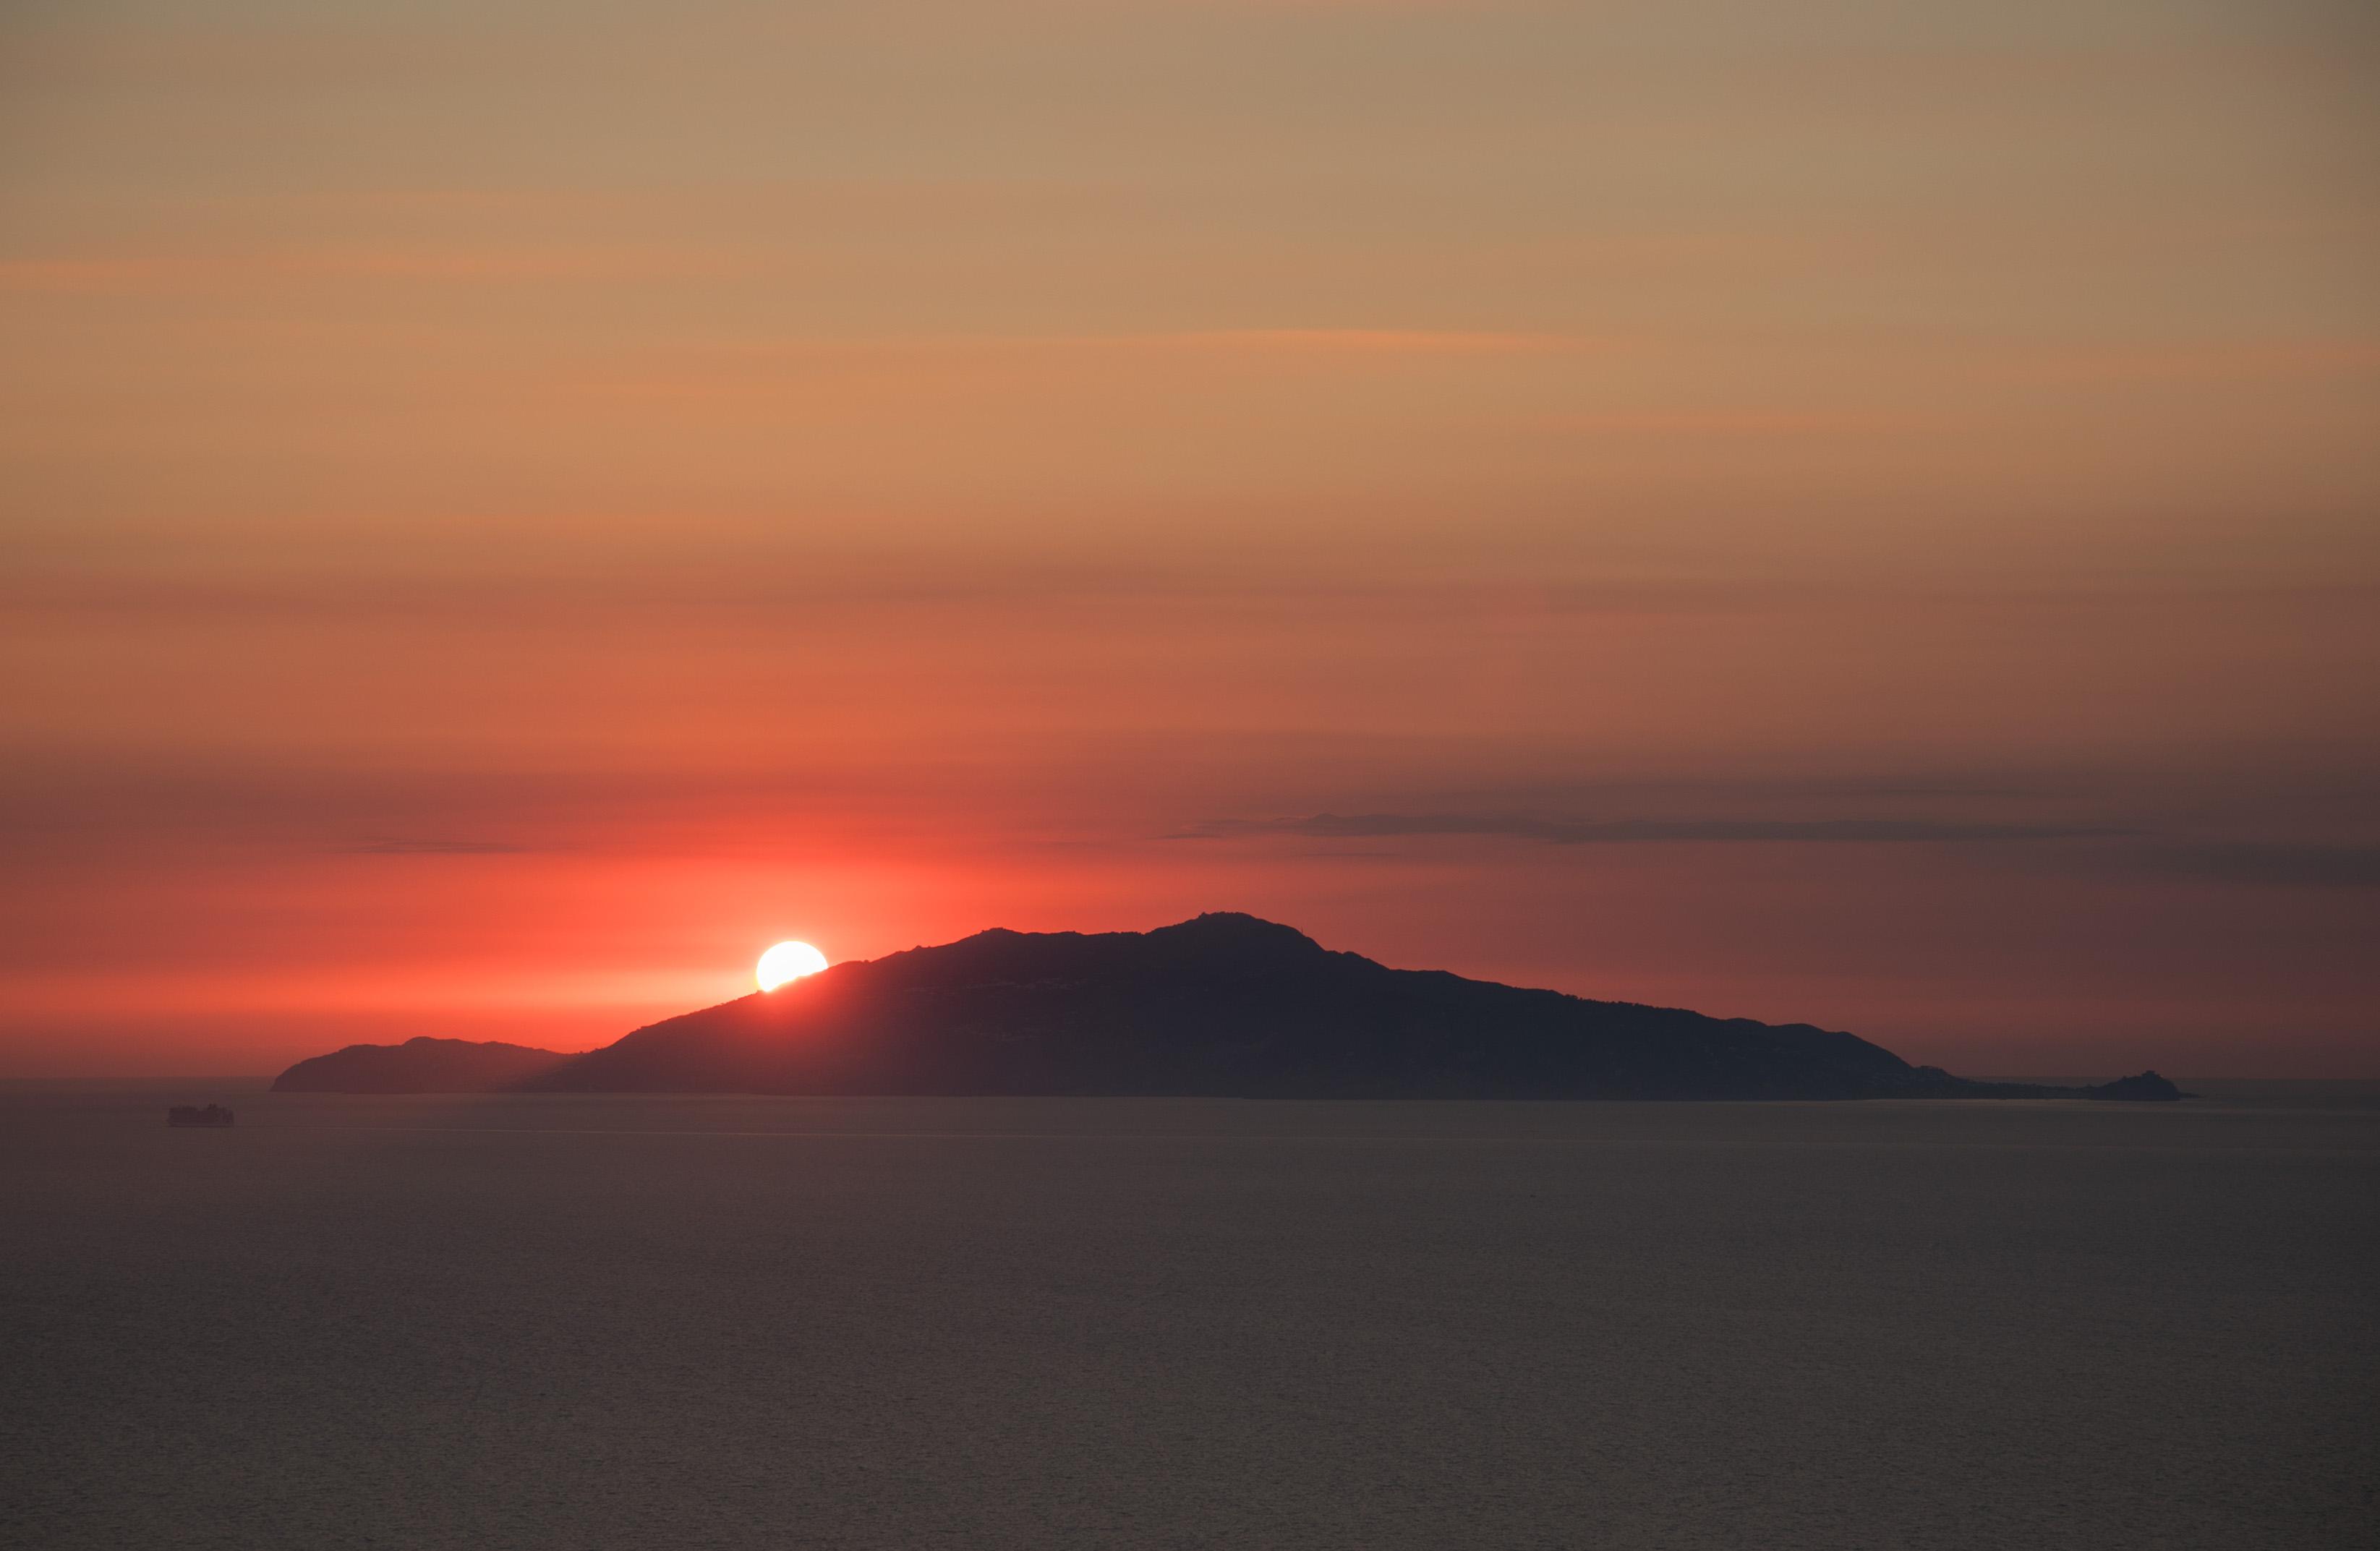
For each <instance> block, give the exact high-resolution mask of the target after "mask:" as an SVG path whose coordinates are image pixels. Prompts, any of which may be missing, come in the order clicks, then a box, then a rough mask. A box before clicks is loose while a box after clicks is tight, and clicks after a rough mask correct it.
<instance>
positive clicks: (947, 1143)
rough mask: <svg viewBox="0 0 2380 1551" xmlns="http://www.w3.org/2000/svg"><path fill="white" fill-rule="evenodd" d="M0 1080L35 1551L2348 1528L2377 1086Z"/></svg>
mask: <svg viewBox="0 0 2380 1551" xmlns="http://www.w3.org/2000/svg"><path fill="white" fill-rule="evenodd" d="M2185 1085H2190V1086H2194V1087H2198V1088H2200V1089H2202V1090H2204V1091H2205V1092H2206V1094H2207V1097H2204V1098H2202V1099H2199V1100H2195V1101H2192V1102H2189V1103H2184V1104H2180V1105H2123V1104H2095V1103H2083V1102H2035V1101H1998V1102H1950V1103H1943V1102H1930V1103H1877V1102H1869V1103H1850V1104H1780V1103H1758V1104H1651V1103H1640V1104H1577V1103H1564V1104H1523V1103H1378V1104H1373V1103H1284V1102H1238V1101H1230V1100H1196V1101H1188V1100H1184V1101H1174V1100H1147V1099H1065V1100H1059V1099H1051V1100H1018V1099H984V1100H969V1099H947V1098H945V1099H897V1098H886V1099H856V1098H838V1099H801V1098H768V1097H590V1096H556V1097H500V1098H436V1097H419V1098H411V1097H409V1098H360V1097H322V1096H297V1095H272V1094H268V1093H265V1092H263V1091H261V1087H262V1084H261V1083H259V1082H254V1081H247V1082H243V1081H238V1080H216V1081H207V1080H192V1081H186V1082H180V1083H176V1084H119V1085H112V1086H111V1085H106V1084H26V1083H18V1084H6V1085H0V1546H6V1547H9V1548H11V1551H15V1548H33V1547H41V1548H48V1547H60V1548H65V1547H92V1548H104V1551H121V1548H128V1547H140V1548H153V1547H180V1546H194V1547H195V1546H207V1547H215V1546H220V1547H238V1548H243V1551H246V1548H256V1547H292V1548H299V1547H302V1548H307V1551H322V1548H338V1547H391V1548H400V1547H401V1548H415V1547H474V1548H477V1547H525V1548H544V1547H552V1548H555V1551H565V1548H567V1551H588V1548H609V1547H624V1548H625V1547H637V1548H648V1547H650V1548H666V1551H674V1548H680V1547H770V1548H783V1547H811V1546H815V1547H905V1548H915V1547H951V1548H954V1551H957V1548H965V1551H988V1548H1000V1547H1020V1548H1023V1547H1032V1548H1050V1547H1077V1546H1079V1547H1141V1546H1151V1547H1345V1548H1349V1551H1390V1548H1398V1547H1430V1548H1442V1547H1488V1548H1497V1547H1577V1548H1582V1551H1583V1548H1590V1547H1593V1548H1615V1547H1639V1546H1642V1547H1663V1548H1681V1551H1684V1548H1694V1547H1730V1548H1744V1551H1755V1548H1756V1551H1784V1548H1792V1547H1814V1548H1815V1547H1825V1548H1829V1551H1840V1548H1848V1547H1876V1548H1878V1551H1883V1548H1895V1551H1900V1548H1924V1547H1946V1548H1948V1547H2020V1548H2028V1551H2030V1548H2048V1547H2073V1548H2076V1551H2109V1548H2121V1547H2135V1546H2137V1547H2159V1548H2185V1547H2210V1548H2214V1547H2223V1548H2246V1547H2272V1548H2275V1551H2308V1548H2321V1547H2332V1546H2339V1547H2348V1546H2353V1547H2370V1546H2373V1545H2375V1543H2380V1541H2376V1540H2375V1537H2376V1536H2380V1505H2375V1493H2380V1188H2376V1187H2380V1085H2374V1084H2361V1085H2357V1084H2185ZM208 1102H221V1103H225V1104H227V1105H230V1106H231V1107H232V1108H233V1109H236V1110H237V1115H238V1121H237V1125H235V1126H234V1127H232V1128H231V1129H229V1130H223V1131H206V1130H171V1129H168V1128H167V1127H166V1125H165V1123H164V1111H165V1107H166V1106H167V1105H168V1104H170V1103H192V1104H199V1103H208Z"/></svg>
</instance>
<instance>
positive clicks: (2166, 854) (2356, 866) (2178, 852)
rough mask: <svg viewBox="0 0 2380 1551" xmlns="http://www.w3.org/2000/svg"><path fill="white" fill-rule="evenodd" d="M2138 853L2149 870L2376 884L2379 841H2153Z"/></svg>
mask: <svg viewBox="0 0 2380 1551" xmlns="http://www.w3.org/2000/svg"><path fill="white" fill-rule="evenodd" d="M2143 861H2144V862H2145V864H2146V865H2147V866H2149V867H2150V868H2152V869H2154V870H2157V871H2165V872H2175V873H2181V874H2185V875H2188V876H2191V877H2195V878H2208V879H2211V880H2214V881H2216V882H2222V883H2265V884H2274V885H2277V886H2280V887H2284V888H2299V889H2308V888H2312V889H2380V845H2353V844H2348V845H2327V844H2321V843H2276V842H2257V841H2214V842H2182V843H2178V844H2172V845H2160V846H2156V847H2153V848H2152V849H2150V850H2149V851H2148V852H2146V853H2145V854H2144V855H2143Z"/></svg>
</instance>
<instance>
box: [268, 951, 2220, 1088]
mask: <svg viewBox="0 0 2380 1551" xmlns="http://www.w3.org/2000/svg"><path fill="white" fill-rule="evenodd" d="M2152 1080H2153V1085H2156V1084H2161V1085H2162V1087H2163V1088H2164V1089H2165V1090H2167V1091H2166V1092H2164V1093H2155V1092H2149V1091H2131V1090H2130V1089H2128V1091H2126V1092H2125V1093H2122V1094H2120V1095H2119V1094H2113V1093H2108V1094H2106V1095H2105V1097H2174V1096H2173V1095H2172V1094H2171V1092H2170V1090H2171V1084H2166V1083H2165V1082H2164V1080H2163V1079H2162V1078H2155V1075H2154V1073H2146V1074H2143V1077H2141V1078H2127V1079H2125V1080H2124V1084H2142V1083H2143V1082H2144V1081H2152ZM2116 1085H2119V1084H2110V1086H2111V1087H2112V1086H2116ZM273 1087H274V1089H275V1090H276V1091H280V1092H300V1093H407V1092H410V1093H460V1092H506V1091H508V1092H589V1093H770V1094H920V1095H922V1094H942V1095H1017V1096H1022V1095H1051V1096H1054V1095H1076V1096H1084V1097H1090V1096H1108V1097H1116V1096H1149V1097H1156V1096H1169V1097H1243V1098H1670V1099H1685V1098H1803V1099H1810V1098H1882V1097H1945V1098H1949V1097H2068V1096H2071V1097H2089V1096H2095V1094H2094V1093H2093V1092H2092V1091H2090V1090H2080V1089H2058V1088H2045V1087H2036V1086H2033V1085H2030V1084H1995V1083H1976V1082H1970V1081H1968V1080H1966V1079H1963V1078H1958V1077H1953V1076H1951V1075H1950V1074H1949V1073H1948V1072H1943V1071H1941V1070H1940V1069H1938V1068H1936V1067H1925V1066H1912V1065H1910V1064H1909V1063H1908V1062H1906V1061H1904V1060H1901V1059H1900V1057H1898V1056H1896V1055H1894V1054H1893V1053H1892V1052H1891V1051H1889V1050H1887V1049H1884V1048H1882V1047H1880V1046H1876V1045H1871V1044H1869V1043H1868V1042H1867V1041H1866V1040H1864V1039H1860V1038H1858V1037H1856V1036H1852V1035H1849V1034H1842V1033H1838V1032H1834V1031H1830V1030H1827V1029H1820V1028H1814V1027H1812V1026H1810V1025H1809V1024H1781V1025H1779V1024H1759V1023H1754V1022H1752V1021H1751V1020H1749V1019H1743V1018H1730V1019H1720V1018H1706V1017H1704V1016H1703V1015H1702V1014H1700V1013H1697V1012H1683V1011H1681V1010H1678V1009H1674V1008H1661V1007H1642V1006H1637V1005H1635V1004H1633V1003H1630V1002H1612V1001H1589V1000H1583V999H1581V998H1578V997H1573V996H1566V995H1563V994H1562V993H1560V992H1559V991H1542V990H1526V989H1523V988H1517V987H1512V986H1502V985H1496V984H1493V983H1490V982H1488V981H1481V980H1466V979H1463V977H1461V976H1460V975H1449V974H1445V973H1443V972H1440V971H1434V970H1400V969H1390V968H1388V967H1387V966H1385V965H1382V964H1378V963H1373V962H1372V961H1371V960H1369V959H1366V958H1363V957H1361V956H1360V955H1358V954H1354V953H1338V952H1331V951H1328V950H1326V949H1324V948H1322V947H1321V946H1320V945H1318V944H1317V943H1316V942H1315V941H1314V940H1313V939H1310V938H1308V937H1306V936H1305V935H1304V934H1303V933H1301V932H1298V931H1295V930H1293V929H1292V928H1291V927H1283V926H1279V925H1276V924H1275V923H1273V922H1269V921H1262V920H1258V919H1257V918H1256V917H1254V916H1251V915H1201V916H1199V917H1197V918H1196V920H1191V921H1184V922H1182V923H1181V924H1179V925H1177V926H1172V927H1160V928H1159V929H1158V930H1156V931H1151V932H1107V933H1100V934H1097V935H1086V934H1083V933H1080V932H1048V933H1028V932H1013V931H1006V930H997V929H995V930H992V931H987V932H979V933H977V935H975V936H974V937H970V938H966V939H962V940H960V941H957V942H952V943H945V944H943V945H941V946H940V947H933V948H914V949H911V950H909V951H907V952H903V953H892V954H888V955H887V956H885V957H884V958H881V959H873V960H868V961H865V962H854V963H843V964H837V965H835V966H834V967H833V968H832V969H828V970H825V971H822V972H820V974H817V975H810V976H807V978H804V979H801V980H796V981H795V982H793V983H791V984H790V985H787V986H784V987H782V988H779V989H777V990H775V991H771V992H765V993H755V994H754V995H751V996H747V997H743V998H741V999H739V1000H735V1001H730V1002H725V1003H722V1004H721V1005H720V1006H717V1007H710V1008H705V1009H703V1010H702V1011H700V1012H688V1013H686V1014H684V1015H683V1016H680V1017H675V1018H671V1019H667V1020H665V1021H663V1022H662V1023H658V1024H650V1025H649V1026H647V1027H645V1028H640V1029H638V1030H637V1031H636V1032H635V1033H633V1034H630V1035H628V1036H625V1038H623V1039H620V1040H618V1041H617V1042H615V1043H613V1044H612V1045H608V1046H605V1047H603V1048H601V1049H596V1050H589V1051H587V1052H586V1053H584V1054H581V1055H563V1054H559V1053H556V1052H553V1051H545V1050H531V1049H528V1048H525V1047H522V1046H516V1045H473V1044H470V1043H468V1042H466V1041H460V1040H436V1039H415V1040H412V1041H409V1042H407V1044H404V1045H397V1046H372V1045H357V1046H350V1047H348V1048H346V1049H344V1050H340V1051H336V1052H334V1053H333V1054H330V1055H326V1056H317V1057H315V1058H313V1059H312V1060H304V1061H300V1062H298V1063H297V1065H296V1066H293V1067H291V1068H290V1069H289V1070H288V1071H287V1072H283V1073H282V1074H281V1076H280V1078H279V1080H278V1081H276V1082H275V1083H274V1084H273Z"/></svg>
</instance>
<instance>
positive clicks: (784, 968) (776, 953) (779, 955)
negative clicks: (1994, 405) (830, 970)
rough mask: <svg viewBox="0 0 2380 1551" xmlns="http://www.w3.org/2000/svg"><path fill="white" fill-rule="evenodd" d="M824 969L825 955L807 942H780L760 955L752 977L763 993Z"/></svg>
mask: <svg viewBox="0 0 2380 1551" xmlns="http://www.w3.org/2000/svg"><path fill="white" fill-rule="evenodd" d="M825 967H826V955H825V954H824V953H821V952H820V951H818V950H817V949H815V948H813V947H811V946H810V945H809V944H808V943H807V942H780V943H778V944H777V945H776V946H775V947H774V948H771V949H770V950H769V951H767V952H765V953H763V954H761V955H760V963H759V967H758V968H756V969H755V970H754V971H753V975H752V977H753V978H754V979H756V980H758V981H759V983H760V988H761V989H762V990H764V991H773V990H775V989H776V988H778V987H780V986H782V985H783V984H784V983H785V982H786V981H788V980H799V979H800V978H801V977H802V976H803V975H816V974H817V973H818V972H819V971H820V970H822V969H824V968H825Z"/></svg>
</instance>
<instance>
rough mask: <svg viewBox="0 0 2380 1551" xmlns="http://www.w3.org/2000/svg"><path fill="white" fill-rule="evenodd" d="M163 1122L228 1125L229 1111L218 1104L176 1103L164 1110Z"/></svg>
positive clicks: (170, 1123)
mask: <svg viewBox="0 0 2380 1551" xmlns="http://www.w3.org/2000/svg"><path fill="white" fill-rule="evenodd" d="M165 1123H166V1124H167V1125H229V1124H231V1111H230V1110H228V1109H225V1108H224V1107H223V1106H222V1105H220V1104H209V1105H206V1106H204V1107H200V1106H199V1105H196V1104H176V1105H175V1106H174V1107H173V1108H172V1109H168V1110H166V1111H165Z"/></svg>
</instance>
